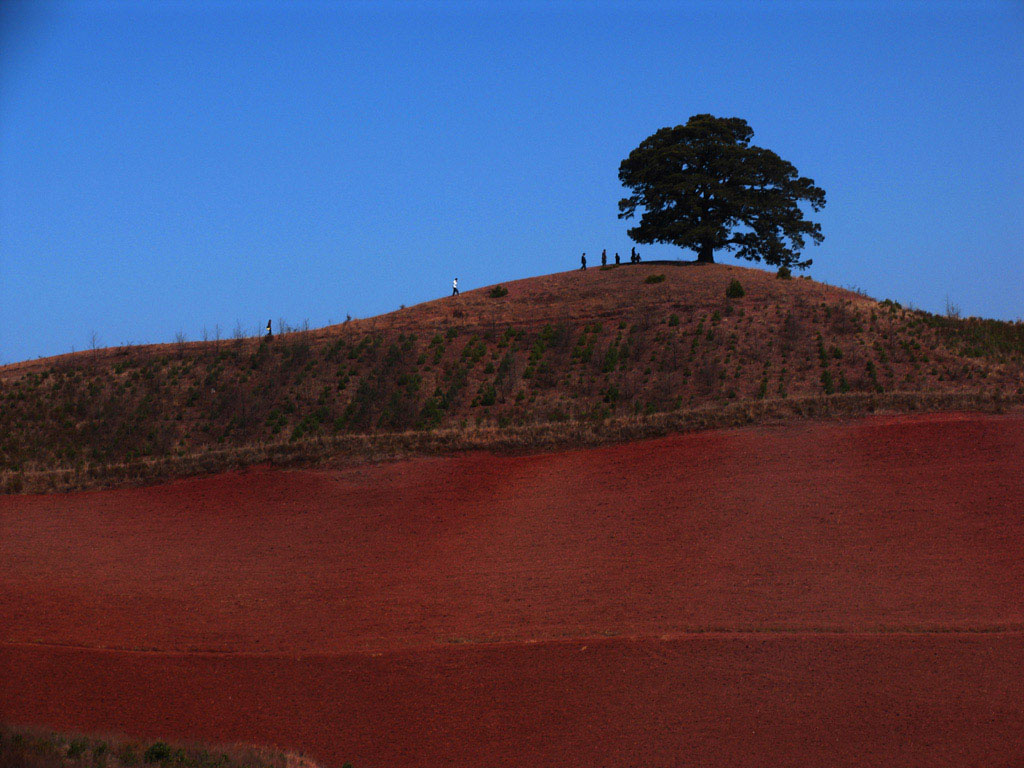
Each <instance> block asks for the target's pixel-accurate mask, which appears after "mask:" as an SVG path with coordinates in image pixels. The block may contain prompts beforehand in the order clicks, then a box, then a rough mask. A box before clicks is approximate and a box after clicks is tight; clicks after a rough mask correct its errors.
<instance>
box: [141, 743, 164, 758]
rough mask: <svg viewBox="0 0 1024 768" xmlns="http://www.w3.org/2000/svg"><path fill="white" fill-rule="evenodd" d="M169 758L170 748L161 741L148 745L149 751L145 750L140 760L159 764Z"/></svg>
mask: <svg viewBox="0 0 1024 768" xmlns="http://www.w3.org/2000/svg"><path fill="white" fill-rule="evenodd" d="M170 756H171V748H170V747H169V746H167V745H166V744H164V743H163V742H162V741H154V742H153V743H152V744H150V745H149V749H147V750H146V752H145V754H143V755H142V759H143V760H145V761H146V762H147V763H159V762H160V761H161V760H166V759H167V758H168V757H170Z"/></svg>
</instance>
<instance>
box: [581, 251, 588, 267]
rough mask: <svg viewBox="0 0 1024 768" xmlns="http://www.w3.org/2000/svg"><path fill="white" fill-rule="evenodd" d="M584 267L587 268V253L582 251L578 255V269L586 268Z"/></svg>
mask: <svg viewBox="0 0 1024 768" xmlns="http://www.w3.org/2000/svg"><path fill="white" fill-rule="evenodd" d="M586 268H587V254H586V253H584V254H583V255H582V256H580V269H586Z"/></svg>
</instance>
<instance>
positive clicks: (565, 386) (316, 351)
mask: <svg viewBox="0 0 1024 768" xmlns="http://www.w3.org/2000/svg"><path fill="white" fill-rule="evenodd" d="M732 280H739V281H740V282H741V283H742V285H743V287H744V290H745V294H744V295H743V296H742V297H736V298H729V297H728V296H727V295H726V289H727V287H728V286H729V285H730V282H731V281H732ZM843 395H846V396H848V397H852V398H856V397H858V396H860V397H861V398H862V399H863V398H868V397H869V396H872V397H873V396H879V397H883V398H892V397H898V402H899V403H905V404H906V405H907V406H909V407H916V408H917V409H918V410H921V409H926V408H936V407H947V406H942V405H940V404H938V403H939V399H940V398H943V397H945V398H952V399H953V400H956V399H957V398H965V399H967V400H970V399H973V400H975V401H979V402H991V401H993V400H996V399H1000V400H1002V401H1007V400H1016V401H1019V400H1020V399H1021V398H1024V324H1022V323H1003V322H997V321H994V320H993V321H989V320H979V319H976V318H971V319H963V320H961V319H957V318H951V317H939V316H936V315H931V314H929V313H926V312H920V311H916V310H908V309H904V308H903V307H900V306H899V305H898V304H894V303H893V302H882V303H878V302H875V301H873V300H871V299H869V298H866V297H865V296H863V295H861V294H858V293H854V292H851V291H847V290H843V289H840V288H835V287H832V286H827V285H823V284H820V283H815V282H813V281H811V280H800V279H797V280H788V281H787V280H777V279H775V278H774V277H773V276H772V275H771V274H770V273H766V272H763V271H760V270H755V269H742V268H739V267H728V266H723V265H706V266H702V267H686V266H672V265H649V264H643V265H622V266H621V267H619V268H614V269H608V270H599V269H594V270H589V271H587V272H581V271H576V272H568V273H562V274H555V275H547V276H544V277H537V278H530V279H527V280H519V281H515V282H512V283H509V284H508V293H507V295H503V296H500V297H492V296H491V294H490V292H489V291H488V290H486V289H480V290H476V291H469V292H466V293H465V294H463V295H461V296H457V297H450V298H445V299H439V300H435V301H431V302H426V303H424V304H421V305H418V306H415V307H410V308H408V309H402V310H400V311H398V312H394V313H391V314H388V315H382V316H380V317H375V318H369V319H365V320H354V321H352V322H350V323H346V324H343V325H339V326H332V327H329V328H324V329H320V330H317V331H309V332H301V333H289V334H284V335H279V336H277V337H275V338H274V339H273V340H266V339H263V340H260V339H245V338H238V339H230V340H218V341H208V342H197V343H182V344H165V345H156V346H148V347H128V346H126V347H120V348H111V349H105V350H96V351H94V352H87V353H79V354H77V355H68V356H63V357H60V358H52V359H49V360H40V361H31V362H27V363H21V364H17V365H14V366H6V367H3V368H0V405H2V407H0V490H2V489H7V490H12V491H18V490H27V491H36V490H47V489H62V488H67V487H85V486H92V487H95V486H98V485H101V484H103V483H111V482H117V483H126V482H127V483H130V482H133V481H148V482H151V481H152V480H154V479H159V478H166V477H170V476H174V475H175V474H179V475H180V474H186V473H197V472H200V473H201V472H209V471H217V470H223V469H226V468H230V467H234V466H245V465H251V464H253V463H259V462H262V461H266V460H273V459H274V457H276V456H287V457H288V459H289V461H293V462H303V461H304V462H307V463H309V462H312V461H315V460H318V459H321V458H323V455H324V450H323V448H324V445H325V444H327V445H330V444H332V443H335V442H337V441H339V440H340V441H341V442H344V441H346V440H355V441H357V442H358V441H361V440H377V441H380V440H381V439H382V438H385V439H386V438H388V437H389V436H396V438H395V440H394V442H395V443H396V444H399V443H402V444H404V443H410V442H416V441H415V440H413V441H410V440H409V439H408V438H407V437H402V436H403V435H406V434H407V433H408V432H410V431H411V432H413V433H414V434H416V435H427V436H431V435H437V434H443V436H444V441H445V442H447V443H448V444H449V445H452V446H455V447H458V446H459V445H460V444H461V443H462V442H463V440H462V439H461V437H462V436H465V435H470V436H471V437H470V438H469V441H470V442H472V441H473V440H475V439H477V438H478V437H479V436H481V435H492V436H493V441H492V443H491V445H492V446H494V447H500V445H501V444H502V442H503V441H507V440H506V438H505V437H504V435H505V433H509V434H511V435H513V439H515V438H516V437H519V438H529V437H530V436H536V435H539V434H541V433H544V432H545V431H546V432H555V431H558V430H561V431H562V432H563V436H564V435H571V434H572V433H573V431H576V430H579V431H584V432H585V431H588V430H593V428H594V425H602V424H605V423H608V422H609V421H610V422H611V423H615V424H618V423H622V421H623V420H625V419H631V418H643V417H646V416H650V415H661V414H680V413H688V412H692V411H701V412H707V411H727V410H728V409H730V408H733V409H735V408H736V407H737V405H743V406H744V407H746V406H749V407H750V408H751V410H754V411H756V410H757V409H758V408H761V407H762V406H763V404H766V403H769V404H770V403H782V405H776V406H775V407H776V408H777V409H780V410H785V408H786V406H785V401H787V400H804V401H806V400H809V399H818V400H827V399H830V398H837V397H840V396H843ZM854 401H855V400H851V401H850V402H854ZM894 402H895V401H894ZM883 407H884V406H883ZM951 407H957V406H956V405H955V404H954V405H952V406H951ZM962 407H970V405H969V404H968V403H966V402H965V403H964V404H963V406H962ZM790 410H792V409H790ZM817 410H819V411H821V410H827V407H826V406H822V407H821V408H819V409H817ZM840 410H841V408H840ZM865 410H867V409H865ZM723 423H728V422H722V421H718V422H717V423H716V424H717V425H718V426H721V425H722V424H723ZM367 436H369V437H367ZM628 436H630V435H627V437H628ZM634 436H635V435H634ZM422 442H424V443H429V442H430V440H429V438H428V439H425V440H423V441H422ZM434 442H435V443H437V442H438V441H436V440H435V441H434ZM565 442H568V441H563V444H565ZM543 444H544V443H543V442H538V443H535V444H532V445H528V446H527V447H538V446H540V445H543ZM342 450H344V448H342ZM442 450H443V448H442Z"/></svg>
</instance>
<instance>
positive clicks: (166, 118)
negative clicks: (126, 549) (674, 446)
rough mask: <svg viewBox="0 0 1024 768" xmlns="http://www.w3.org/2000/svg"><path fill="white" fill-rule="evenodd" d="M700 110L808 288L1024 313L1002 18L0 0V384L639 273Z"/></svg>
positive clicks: (1023, 217)
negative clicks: (641, 212) (647, 198)
mask: <svg viewBox="0 0 1024 768" xmlns="http://www.w3.org/2000/svg"><path fill="white" fill-rule="evenodd" d="M705 112H709V113H712V114H716V115H721V116H738V117H742V118H744V119H746V120H747V121H748V122H749V123H750V125H751V127H752V128H753V129H754V131H755V136H754V143H756V144H759V145H762V146H766V147H769V148H771V149H773V150H775V151H776V152H778V153H779V154H780V155H782V156H783V157H784V158H786V159H787V160H790V161H791V162H793V163H794V164H795V165H796V167H797V168H798V169H799V171H800V172H801V173H802V174H804V175H807V176H810V177H811V178H813V179H814V180H815V181H816V182H817V183H818V185H819V186H821V187H823V188H824V189H825V190H826V192H827V194H828V206H827V207H826V209H825V210H824V212H822V213H821V214H819V215H818V217H819V218H818V220H819V221H821V223H822V226H823V229H824V233H825V237H826V239H825V242H824V244H823V245H822V246H820V247H817V248H813V247H812V248H808V249H807V251H806V252H805V253H806V255H809V256H811V257H813V259H814V267H813V268H812V269H811V270H810V274H811V275H812V276H813V277H815V278H816V279H820V280H826V281H828V282H830V283H834V284H839V285H846V286H857V287H860V288H862V289H864V290H866V291H868V292H869V293H870V294H871V295H873V296H875V297H877V298H883V297H891V298H895V299H898V300H901V301H903V302H905V303H906V302H909V303H912V304H914V305H916V306H919V307H922V308H924V309H929V310H932V311H943V310H944V308H945V302H946V298H947V296H948V297H949V299H950V300H952V301H953V302H955V303H956V304H958V305H959V306H960V308H961V310H962V311H963V312H964V313H967V314H977V315H984V316H990V317H999V318H1005V319H1017V318H1020V317H1024V291H1022V289H1024V245H1022V244H1024V3H1022V2H985V1H984V0H974V1H973V2H965V3H952V2H941V0H939V1H937V0H931V1H930V2H899V3H895V2H867V1H865V2H827V0H825V1H822V2H798V3H789V4H785V3H781V2H778V3H775V2H772V3H769V2H762V1H760V0H758V1H756V2H715V3H682V2H681V3H666V2H642V1H641V2H628V3H611V2H557V1H556V2H493V3H487V2H385V3H370V2H350V3H343V2H339V3H325V2H301V1H300V2H283V1H282V2H279V3H272V2H261V3H241V2H239V3H233V2H195V3H190V2H159V0H157V1H156V2H150V1H148V0H147V2H142V1H141V0H140V1H139V2H52V3H51V2H36V1H33V2H30V3H24V2H17V1H14V0H4V2H2V3H0V362H3V363H8V362H13V361H17V360H22V359H26V358H32V357H36V356H39V355H48V354H56V353H61V352H67V351H70V350H71V349H72V347H74V348H76V349H83V348H85V347H87V346H88V345H89V342H90V337H91V335H92V333H93V332H94V331H95V333H96V334H97V336H98V338H99V341H100V343H101V344H103V345H114V344H120V343H125V342H133V343H143V342H152V341H170V340H172V339H173V338H174V336H175V334H176V333H178V332H183V333H185V334H186V335H187V336H188V337H189V338H191V339H195V338H199V337H200V336H201V334H202V329H203V327H204V326H205V327H206V328H207V329H208V332H209V333H210V334H212V333H213V328H214V326H216V325H220V327H221V328H222V329H223V330H222V333H223V334H224V335H225V336H226V335H228V334H230V332H231V329H232V328H233V327H234V326H235V324H236V322H239V321H240V322H241V323H242V324H243V325H244V326H245V327H246V329H247V330H248V331H250V332H254V330H255V329H256V328H257V327H258V326H260V325H262V324H263V323H265V322H266V318H268V317H272V318H274V320H275V324H276V322H277V320H278V318H285V319H286V320H287V321H289V322H290V323H293V324H298V323H301V322H302V321H303V320H304V319H308V320H309V322H310V323H311V324H312V325H314V326H318V325H323V324H326V323H327V322H328V321H329V320H333V321H335V322H337V321H339V320H342V319H344V317H345V315H346V313H349V314H352V315H353V316H357V317H362V316H367V315H371V314H377V313H380V312H385V311H390V310H393V309H396V308H397V307H398V306H399V304H409V305H411V304H414V303H417V302H420V301H423V300H426V299H430V298H433V297H436V296H439V295H444V294H446V293H448V292H449V291H450V283H451V279H452V277H453V276H456V275H457V276H458V277H459V278H460V283H461V285H462V287H463V288H467V289H468V288H473V287H476V286H481V285H487V284H491V283H496V282H500V281H504V280H511V279H514V278H519V277H527V276H530V275H535V274H540V273H547V272H553V271H560V270H564V269H572V268H574V267H575V266H576V265H577V264H578V261H579V255H580V252H581V251H587V253H588V254H590V255H597V254H599V253H600V251H601V249H602V248H607V249H608V250H609V252H614V251H615V250H618V251H621V252H623V253H625V252H628V251H629V248H630V246H631V242H630V241H629V239H628V238H627V236H626V229H627V226H628V224H627V223H626V222H623V221H620V220H618V219H617V218H616V214H617V206H616V204H617V202H618V200H619V198H620V197H622V195H623V192H624V191H623V190H622V188H621V187H620V186H619V183H618V180H617V175H616V174H617V170H618V165H619V162H620V161H621V160H622V158H624V157H625V156H626V155H627V154H628V153H629V151H630V150H631V149H632V148H633V147H635V146H636V145H637V144H638V143H639V142H640V140H642V139H643V138H644V137H646V136H648V135H649V134H651V133H653V132H654V131H655V130H657V129H658V128H660V127H662V126H666V125H676V124H679V123H683V122H685V121H686V120H687V118H688V117H689V116H690V115H693V114H697V113H705ZM641 251H642V253H643V254H644V255H645V256H648V257H651V258H654V257H671V258H676V257H678V256H684V257H685V258H692V254H689V253H685V254H684V253H683V252H682V251H679V249H675V248H670V247H668V246H659V247H651V246H645V247H642V248H641ZM716 258H718V259H719V260H720V261H724V262H727V263H732V260H731V259H729V258H728V257H727V256H726V255H724V254H721V253H720V254H717V255H716ZM742 263H743V264H744V265H749V263H748V262H742Z"/></svg>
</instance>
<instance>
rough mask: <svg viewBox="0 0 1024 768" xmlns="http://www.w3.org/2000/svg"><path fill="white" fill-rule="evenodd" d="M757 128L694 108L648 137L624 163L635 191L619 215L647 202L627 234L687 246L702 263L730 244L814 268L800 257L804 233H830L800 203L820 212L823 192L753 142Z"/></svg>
mask: <svg viewBox="0 0 1024 768" xmlns="http://www.w3.org/2000/svg"><path fill="white" fill-rule="evenodd" d="M753 135H754V132H753V131H752V130H751V128H750V126H748V125H747V122H746V120H741V119H740V118H738V117H728V118H726V117H715V116H713V115H694V116H693V117H691V118H690V119H689V120H688V121H687V123H686V125H677V126H676V127H675V128H662V129H661V130H660V131H658V132H657V133H655V134H654V135H652V136H648V137H647V138H646V139H644V140H643V141H642V142H641V143H640V146H639V147H637V148H636V149H634V150H633V151H632V152H630V153H629V157H627V158H626V159H625V160H623V161H622V164H621V165H620V166H619V181H621V182H622V184H623V185H624V186H625V187H627V188H628V189H629V190H631V191H632V193H633V194H632V195H630V196H629V197H627V198H624V199H622V200H620V201H619V218H620V219H630V218H632V217H633V215H634V213H635V212H636V209H637V208H638V207H641V206H642V207H643V208H645V209H646V210H645V211H644V213H643V215H642V216H641V217H640V223H639V225H637V226H635V227H633V228H632V229H630V230H629V236H630V237H631V238H633V239H634V240H636V241H637V242H638V243H672V244H673V245H678V246H679V247H681V248H689V249H691V250H694V251H696V252H697V261H701V262H713V261H714V260H715V259H714V252H715V251H717V250H719V249H721V248H725V249H726V250H729V251H735V252H736V255H737V256H738V257H741V258H744V259H750V260H751V261H761V260H764V261H765V263H767V264H771V265H773V266H780V267H781V266H785V267H796V268H798V269H804V268H806V267H809V266H810V265H811V260H810V259H807V260H806V261H799V260H798V259H799V255H800V250H801V249H802V248H803V247H804V245H805V238H810V239H811V240H813V241H814V243H815V245H817V244H819V243H820V242H821V241H822V240H823V239H824V236H823V235H822V234H821V225H820V224H816V223H815V222H812V221H808V220H806V219H805V218H804V214H803V211H802V210H801V209H800V206H799V203H800V201H802V200H803V201H806V202H808V203H810V206H811V208H813V209H814V210H815V211H820V210H821V209H822V208H823V207H824V206H825V191H824V190H823V189H820V188H818V187H816V186H814V181H813V180H812V179H808V178H805V177H803V176H799V175H797V171H796V168H794V167H793V165H792V164H791V163H788V162H786V161H785V160H783V159H782V158H781V157H779V156H778V155H777V154H775V153H774V152H772V151H771V150H769V149H763V148H761V147H755V146H752V145H751V144H750V139H751V137H753Z"/></svg>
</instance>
